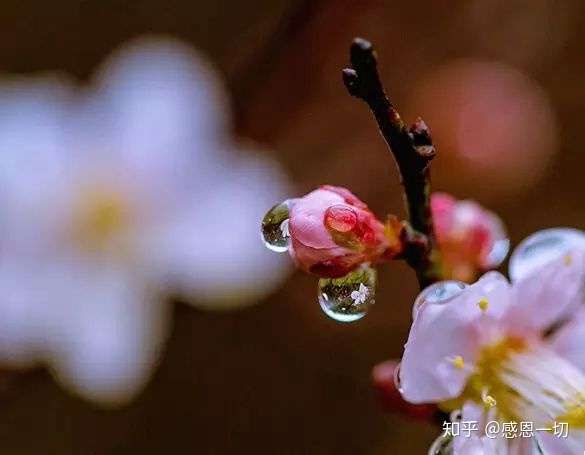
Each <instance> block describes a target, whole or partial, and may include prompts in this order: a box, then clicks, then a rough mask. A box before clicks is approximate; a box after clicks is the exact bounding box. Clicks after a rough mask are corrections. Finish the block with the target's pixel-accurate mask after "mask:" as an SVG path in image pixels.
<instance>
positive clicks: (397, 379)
mask: <svg viewBox="0 0 585 455" xmlns="http://www.w3.org/2000/svg"><path fill="white" fill-rule="evenodd" d="M400 365H401V364H400V362H399V363H398V365H396V368H395V369H394V387H396V390H398V391H399V392H400V393H403V389H402V379H401V378H400Z"/></svg>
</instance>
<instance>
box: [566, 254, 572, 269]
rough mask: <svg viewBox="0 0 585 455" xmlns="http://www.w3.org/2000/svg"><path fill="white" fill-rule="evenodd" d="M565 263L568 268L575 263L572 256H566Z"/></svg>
mask: <svg viewBox="0 0 585 455" xmlns="http://www.w3.org/2000/svg"><path fill="white" fill-rule="evenodd" d="M564 263H565V265H566V266H567V267H568V266H570V265H571V264H572V263H573V256H571V255H570V254H566V255H565V258H564Z"/></svg>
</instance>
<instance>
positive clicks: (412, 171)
mask: <svg viewBox="0 0 585 455" xmlns="http://www.w3.org/2000/svg"><path fill="white" fill-rule="evenodd" d="M350 61H351V68H346V69H344V70H343V82H344V83H345V87H346V88H347V91H348V92H349V93H350V94H351V95H352V96H354V97H356V98H360V99H361V100H363V101H365V102H366V103H367V104H368V106H369V107H370V109H371V111H372V113H373V114H374V117H375V118H376V121H377V122H378V127H379V128H380V132H381V133H382V136H383V137H384V139H385V141H386V143H387V144H388V146H389V147H390V151H391V152H392V154H393V155H394V159H395V161H396V164H397V166H398V170H399V172H400V179H401V183H402V186H403V187H404V195H405V199H406V207H407V210H408V216H409V220H410V224H411V226H412V228H413V229H414V230H415V231H416V232H418V233H420V234H422V235H423V236H424V237H425V238H426V239H427V242H426V246H425V247H424V248H421V247H420V244H419V245H418V246H416V247H414V248H410V249H407V251H406V252H405V253H406V254H405V258H406V260H407V262H408V263H409V264H410V265H411V266H412V267H413V268H414V269H415V270H416V272H417V278H418V280H419V284H420V286H421V288H423V287H426V286H428V285H429V284H432V283H433V282H434V281H436V280H437V273H436V267H435V259H436V253H435V249H434V245H435V238H434V233H433V223H432V219H431V210H430V199H429V198H430V163H431V161H432V159H433V157H434V156H435V149H434V147H433V144H432V140H431V135H430V132H429V129H428V128H427V126H426V125H425V123H424V122H423V121H422V120H421V119H418V120H417V121H416V122H415V123H414V124H413V125H412V126H411V127H410V128H407V126H406V124H405V123H404V122H403V121H402V119H401V118H400V115H399V114H398V111H397V110H396V108H395V107H394V105H393V104H392V103H391V102H390V100H389V99H388V97H387V96H386V93H385V92H384V87H383V86H382V82H381V81H380V75H379V74H378V69H377V61H376V53H375V52H374V48H373V46H372V44H371V43H370V42H369V41H366V40H364V39H361V38H356V39H354V41H353V43H352V45H351V51H350Z"/></svg>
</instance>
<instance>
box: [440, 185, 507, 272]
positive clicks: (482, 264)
mask: <svg viewBox="0 0 585 455" xmlns="http://www.w3.org/2000/svg"><path fill="white" fill-rule="evenodd" d="M431 212H432V215H433V224H434V228H435V234H436V237H437V243H438V248H439V251H440V253H441V265H442V275H443V278H444V279H456V280H461V281H465V282H470V281H473V280H474V279H475V278H476V277H477V275H478V274H480V273H482V272H484V271H486V270H489V269H490V268H494V267H497V266H498V265H499V264H500V263H501V262H502V260H503V259H504V258H505V256H506V254H507V252H508V240H507V238H506V233H505V230H504V227H503V223H502V221H501V220H500V218H498V216H497V215H495V214H494V213H492V212H490V211H488V210H486V209H484V208H483V207H482V206H480V205H479V204H477V203H475V202H473V201H467V200H465V201H458V200H456V199H455V198H453V197H452V196H450V195H448V194H445V193H434V194H433V195H432V196H431Z"/></svg>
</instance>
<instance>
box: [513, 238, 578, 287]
mask: <svg viewBox="0 0 585 455" xmlns="http://www.w3.org/2000/svg"><path fill="white" fill-rule="evenodd" d="M574 248H581V249H585V233H583V232H582V231H579V230H577V229H570V228H553V229H545V230H544V231H538V232H536V233H534V234H532V235H531V236H530V237H528V238H526V239H525V240H523V241H522V242H521V243H520V245H518V247H517V248H516V249H515V250H514V252H513V253H512V256H511V257H510V265H509V271H510V278H511V279H512V280H513V281H516V280H519V279H521V278H523V277H525V276H527V275H530V274H531V273H532V272H533V271H535V270H536V269H538V268H539V267H541V266H543V265H544V264H546V263H547V262H550V261H552V260H555V259H557V258H559V257H560V256H562V255H564V254H566V253H568V252H569V251H571V250H572V249H574Z"/></svg>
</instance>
